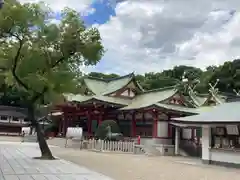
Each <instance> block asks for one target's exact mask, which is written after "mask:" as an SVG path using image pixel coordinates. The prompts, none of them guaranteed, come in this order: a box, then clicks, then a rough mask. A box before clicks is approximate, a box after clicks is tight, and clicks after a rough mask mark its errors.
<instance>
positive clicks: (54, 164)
mask: <svg viewBox="0 0 240 180" xmlns="http://www.w3.org/2000/svg"><path fill="white" fill-rule="evenodd" d="M52 148H53V147H52ZM38 156H40V153H39V150H38V146H37V144H35V143H32V144H30V143H29V144H28V143H24V144H21V143H16V142H15V143H14V142H12V143H11V142H9V143H8V142H0V170H1V171H0V180H112V179H110V178H108V177H106V176H104V175H102V174H99V173H96V172H93V171H91V170H90V169H87V168H85V167H81V166H78V165H75V164H73V163H71V162H68V161H65V160H53V161H48V160H35V159H33V157H38Z"/></svg>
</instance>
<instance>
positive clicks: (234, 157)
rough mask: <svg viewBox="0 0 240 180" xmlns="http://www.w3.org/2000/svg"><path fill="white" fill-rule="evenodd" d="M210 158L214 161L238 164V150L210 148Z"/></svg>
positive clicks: (239, 160)
mask: <svg viewBox="0 0 240 180" xmlns="http://www.w3.org/2000/svg"><path fill="white" fill-rule="evenodd" d="M209 153H210V160H211V161H215V162H222V163H229V164H232V163H234V164H240V151H233V150H229V151H228V150H223V149H210V150H209Z"/></svg>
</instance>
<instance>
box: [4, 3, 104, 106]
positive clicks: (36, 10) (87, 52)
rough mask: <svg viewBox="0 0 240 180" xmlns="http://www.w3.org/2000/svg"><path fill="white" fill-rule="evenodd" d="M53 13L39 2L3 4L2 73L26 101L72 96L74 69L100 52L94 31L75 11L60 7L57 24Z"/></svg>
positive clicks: (92, 61) (76, 74)
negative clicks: (59, 95)
mask: <svg viewBox="0 0 240 180" xmlns="http://www.w3.org/2000/svg"><path fill="white" fill-rule="evenodd" d="M52 15H53V13H52V12H51V9H49V8H48V7H47V6H45V5H44V4H43V3H40V4H33V3H31V4H20V3H19V2H17V1H15V0H7V1H6V3H5V5H4V7H3V9H2V10H1V11H0V66H1V69H2V72H3V73H2V74H4V77H5V80H6V83H7V84H8V85H9V86H11V87H13V88H17V89H18V90H19V91H21V92H24V93H23V94H25V98H28V100H31V101H35V100H37V99H38V98H39V97H40V96H41V95H43V94H44V96H45V98H47V99H49V98H51V97H53V94H61V93H63V92H73V91H74V89H75V88H76V86H77V84H78V82H79V81H78V79H79V77H81V70H80V68H79V67H80V66H82V65H86V66H87V65H95V64H96V63H97V62H99V61H100V59H101V57H102V55H103V53H104V48H103V45H102V43H101V37H100V34H99V31H98V30H97V29H96V28H86V27H85V25H84V23H83V21H82V20H81V18H80V14H79V13H78V12H76V11H74V10H71V9H69V8H65V9H64V10H63V11H62V13H61V17H62V18H61V21H60V23H59V24H56V23H53V22H52V21H51V19H52ZM36 97H37V98H36Z"/></svg>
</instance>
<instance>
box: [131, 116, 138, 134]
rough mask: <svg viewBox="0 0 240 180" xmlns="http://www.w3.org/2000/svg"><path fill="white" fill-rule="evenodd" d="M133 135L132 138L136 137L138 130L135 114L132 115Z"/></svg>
mask: <svg viewBox="0 0 240 180" xmlns="http://www.w3.org/2000/svg"><path fill="white" fill-rule="evenodd" d="M131 129H132V130H131V135H132V137H136V129H137V122H136V116H135V113H133V114H132V126H131Z"/></svg>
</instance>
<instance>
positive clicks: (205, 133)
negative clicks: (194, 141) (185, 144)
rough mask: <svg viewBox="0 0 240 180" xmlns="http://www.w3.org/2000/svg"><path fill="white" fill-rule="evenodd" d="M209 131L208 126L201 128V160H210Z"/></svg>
mask: <svg viewBox="0 0 240 180" xmlns="http://www.w3.org/2000/svg"><path fill="white" fill-rule="evenodd" d="M210 141H211V129H210V127H209V126H203V127H202V159H203V160H210V151H209V147H210V144H211V142H210Z"/></svg>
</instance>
